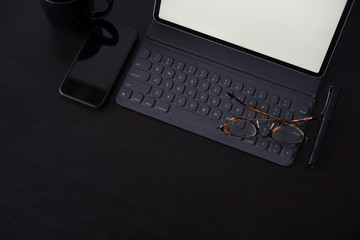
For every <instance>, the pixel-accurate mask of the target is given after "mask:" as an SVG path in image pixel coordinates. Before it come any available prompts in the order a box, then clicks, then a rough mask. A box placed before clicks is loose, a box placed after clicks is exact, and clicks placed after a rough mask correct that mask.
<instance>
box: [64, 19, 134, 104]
mask: <svg viewBox="0 0 360 240" xmlns="http://www.w3.org/2000/svg"><path fill="white" fill-rule="evenodd" d="M136 39H137V33H136V31H135V30H133V29H131V28H129V27H126V26H123V25H119V24H113V23H110V22H107V21H104V20H101V21H99V22H97V23H96V24H95V25H94V26H93V28H92V30H91V31H90V33H89V34H88V35H87V37H86V39H85V41H84V44H83V45H82V46H81V48H80V50H79V52H78V54H77V55H76V57H75V59H74V61H73V63H72V65H71V67H70V69H69V70H68V72H67V74H66V76H65V78H64V80H63V82H62V84H61V85H60V88H59V91H60V94H61V95H63V96H65V97H68V98H70V99H73V100H75V101H78V102H81V103H84V104H86V105H88V106H91V107H94V108H98V107H100V106H102V105H103V104H104V102H105V100H106V98H107V97H108V95H109V92H110V90H111V88H112V86H113V85H114V83H115V80H116V79H117V76H118V74H119V72H120V71H121V69H122V67H123V65H124V63H125V62H126V59H127V57H128V55H129V53H130V52H131V50H132V48H133V45H134V43H135V42H136Z"/></svg>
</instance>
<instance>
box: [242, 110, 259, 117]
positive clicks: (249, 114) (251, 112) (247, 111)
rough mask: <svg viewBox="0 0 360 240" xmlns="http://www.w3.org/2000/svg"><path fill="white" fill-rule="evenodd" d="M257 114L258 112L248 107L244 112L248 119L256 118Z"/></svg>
mask: <svg viewBox="0 0 360 240" xmlns="http://www.w3.org/2000/svg"><path fill="white" fill-rule="evenodd" d="M255 116H256V113H255V112H254V111H252V110H250V109H246V110H245V113H244V117H245V118H247V119H254V118H255Z"/></svg>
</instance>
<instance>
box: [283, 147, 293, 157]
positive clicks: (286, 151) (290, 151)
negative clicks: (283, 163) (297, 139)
mask: <svg viewBox="0 0 360 240" xmlns="http://www.w3.org/2000/svg"><path fill="white" fill-rule="evenodd" d="M281 156H282V157H284V158H289V159H290V158H292V157H293V156H294V150H293V149H291V148H287V147H286V148H284V149H283V150H282V151H281Z"/></svg>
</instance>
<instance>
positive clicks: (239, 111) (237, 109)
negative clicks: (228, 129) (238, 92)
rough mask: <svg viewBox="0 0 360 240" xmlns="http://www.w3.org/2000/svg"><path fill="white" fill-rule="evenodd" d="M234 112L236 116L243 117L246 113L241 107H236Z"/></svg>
mask: <svg viewBox="0 0 360 240" xmlns="http://www.w3.org/2000/svg"><path fill="white" fill-rule="evenodd" d="M232 112H233V114H234V115H235V116H241V115H242V114H243V112H244V108H243V107H241V106H234V108H233V110H232Z"/></svg>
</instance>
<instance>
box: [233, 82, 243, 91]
mask: <svg viewBox="0 0 360 240" xmlns="http://www.w3.org/2000/svg"><path fill="white" fill-rule="evenodd" d="M243 87H244V84H242V83H241V82H236V83H234V84H233V85H232V87H231V88H232V89H233V90H234V91H237V92H240V91H241V89H242V88H243Z"/></svg>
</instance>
